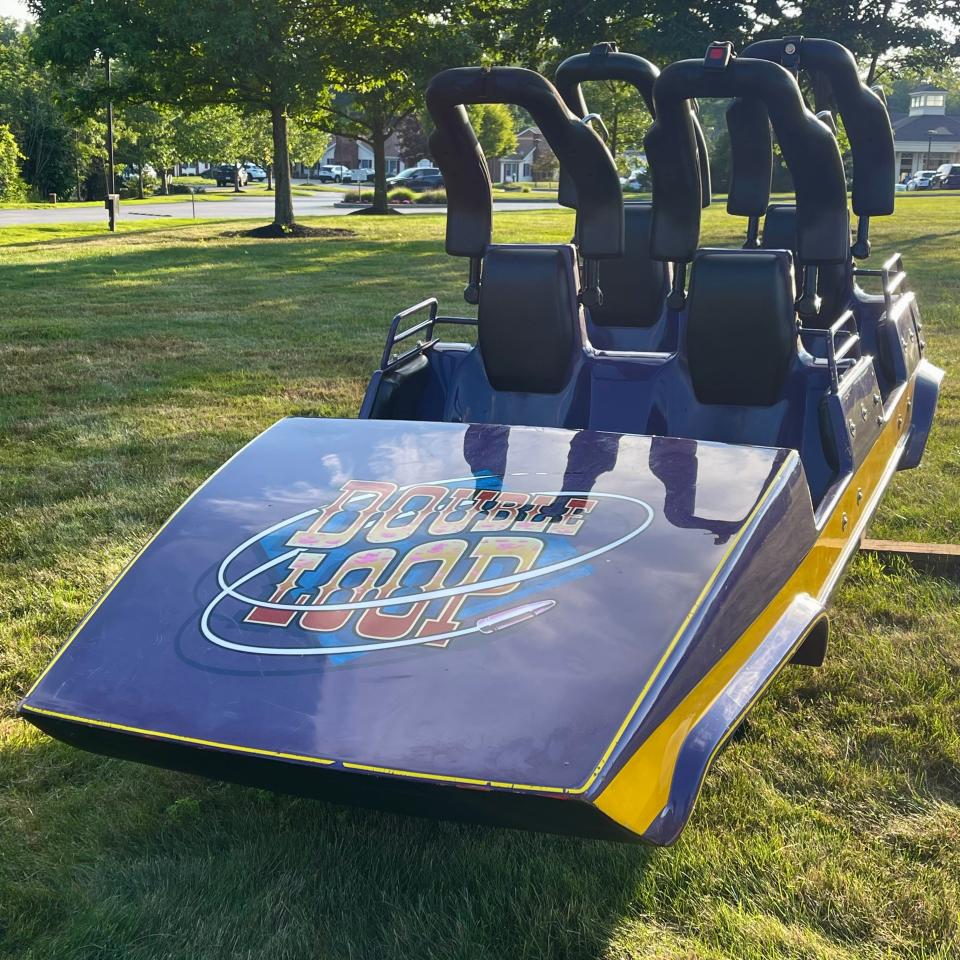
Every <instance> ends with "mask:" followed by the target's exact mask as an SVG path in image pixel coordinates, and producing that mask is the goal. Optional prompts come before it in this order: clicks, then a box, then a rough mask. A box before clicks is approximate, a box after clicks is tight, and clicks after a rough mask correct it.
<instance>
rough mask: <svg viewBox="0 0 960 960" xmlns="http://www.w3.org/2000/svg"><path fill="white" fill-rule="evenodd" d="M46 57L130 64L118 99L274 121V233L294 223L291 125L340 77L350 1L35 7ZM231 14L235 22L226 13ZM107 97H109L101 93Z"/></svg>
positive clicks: (153, 1) (68, 1) (47, 1)
mask: <svg viewBox="0 0 960 960" xmlns="http://www.w3.org/2000/svg"><path fill="white" fill-rule="evenodd" d="M30 5H31V9H32V10H33V11H34V13H35V14H36V15H37V17H38V22H39V27H38V30H39V35H40V37H42V41H43V42H42V45H41V53H42V55H43V56H45V57H46V58H47V59H48V60H50V61H51V62H53V63H56V64H59V65H60V66H61V67H63V68H65V69H74V70H75V69H78V68H80V67H84V66H87V65H89V64H92V63H94V64H95V63H100V62H102V61H103V59H104V58H108V57H112V58H117V59H119V60H121V61H122V62H123V63H125V64H126V66H127V68H128V69H127V70H126V71H125V72H124V74H123V77H122V81H123V82H122V83H119V82H118V84H117V87H116V89H115V90H114V96H115V97H117V98H118V99H119V98H125V99H127V100H133V101H137V100H141V101H142V100H147V101H157V102H167V103H173V104H177V105H179V106H181V107H185V108H189V107H202V106H206V105H212V104H216V103H233V104H236V105H239V106H242V107H245V108H248V109H253V110H257V109H259V110H263V111H266V112H267V113H268V114H269V116H270V123H271V138H272V154H273V161H274V163H273V166H274V176H275V179H276V192H275V197H274V227H275V228H276V229H277V231H278V232H281V233H282V232H285V231H287V230H289V228H291V227H292V226H293V224H294V213H293V199H292V193H291V189H290V139H289V130H288V122H289V118H290V117H291V116H292V115H294V116H296V115H306V114H311V113H313V112H315V111H316V110H317V109H318V108H319V107H320V106H321V105H322V103H323V101H324V98H325V96H326V90H327V89H328V87H329V85H330V84H331V82H332V81H334V80H335V79H336V75H335V73H334V67H333V64H332V53H333V51H334V50H335V49H336V46H337V45H338V44H341V43H343V42H348V41H349V40H350V38H351V37H352V36H353V33H354V27H353V25H352V19H353V10H352V8H351V7H350V5H349V4H347V3H339V2H338V3H324V4H320V3H306V2H304V0H232V2H231V3H230V4H229V7H228V8H225V7H224V5H223V4H222V3H221V2H219V0H98V2H97V3H95V4H91V3H88V2H86V0H30ZM225 13H226V15H225ZM101 93H102V95H103V97H104V99H105V94H106V92H105V91H101Z"/></svg>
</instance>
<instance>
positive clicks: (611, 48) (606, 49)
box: [590, 41, 619, 57]
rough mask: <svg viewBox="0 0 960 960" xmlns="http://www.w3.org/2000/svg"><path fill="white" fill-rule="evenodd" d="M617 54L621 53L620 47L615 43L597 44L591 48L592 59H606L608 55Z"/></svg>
mask: <svg viewBox="0 0 960 960" xmlns="http://www.w3.org/2000/svg"><path fill="white" fill-rule="evenodd" d="M617 52H619V47H617V45H616V44H615V43H610V42H609V41H605V42H604V43H595V44H594V45H593V46H592V47H591V48H590V56H591V57H605V56H607V54H610V53H617Z"/></svg>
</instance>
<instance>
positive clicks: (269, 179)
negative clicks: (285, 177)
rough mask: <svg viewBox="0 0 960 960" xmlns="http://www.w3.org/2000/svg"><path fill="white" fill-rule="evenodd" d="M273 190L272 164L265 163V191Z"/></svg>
mask: <svg viewBox="0 0 960 960" xmlns="http://www.w3.org/2000/svg"><path fill="white" fill-rule="evenodd" d="M272 189H273V164H272V163H270V162H268V163H267V190H272Z"/></svg>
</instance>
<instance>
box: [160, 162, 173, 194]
mask: <svg viewBox="0 0 960 960" xmlns="http://www.w3.org/2000/svg"><path fill="white" fill-rule="evenodd" d="M170 174H171V168H169V167H161V168H160V176H161V177H162V178H163V195H164V196H165V197H169V196H170Z"/></svg>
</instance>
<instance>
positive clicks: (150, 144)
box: [116, 103, 175, 200]
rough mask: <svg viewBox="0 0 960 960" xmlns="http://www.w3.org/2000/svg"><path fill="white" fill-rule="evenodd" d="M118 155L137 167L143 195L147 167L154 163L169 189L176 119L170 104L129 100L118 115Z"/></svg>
mask: <svg viewBox="0 0 960 960" xmlns="http://www.w3.org/2000/svg"><path fill="white" fill-rule="evenodd" d="M118 119H119V123H118V131H119V136H118V138H117V149H116V155H117V158H118V159H119V160H120V161H121V162H126V163H129V164H132V165H134V166H135V167H136V168H137V187H138V189H137V195H138V196H139V197H140V199H141V200H142V199H143V185H144V167H146V166H147V165H148V164H151V165H152V166H154V167H155V168H156V169H157V170H158V171H159V173H160V178H161V180H162V183H163V192H164V193H167V192H168V191H167V168H168V167H170V166H172V165H173V162H174V161H173V156H174V143H175V139H174V123H173V114H172V111H171V110H170V108H169V107H164V106H161V105H159V104H153V103H134V104H127V105H125V106H124V108H123V110H122V111H121V112H120V113H119V115H118Z"/></svg>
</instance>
